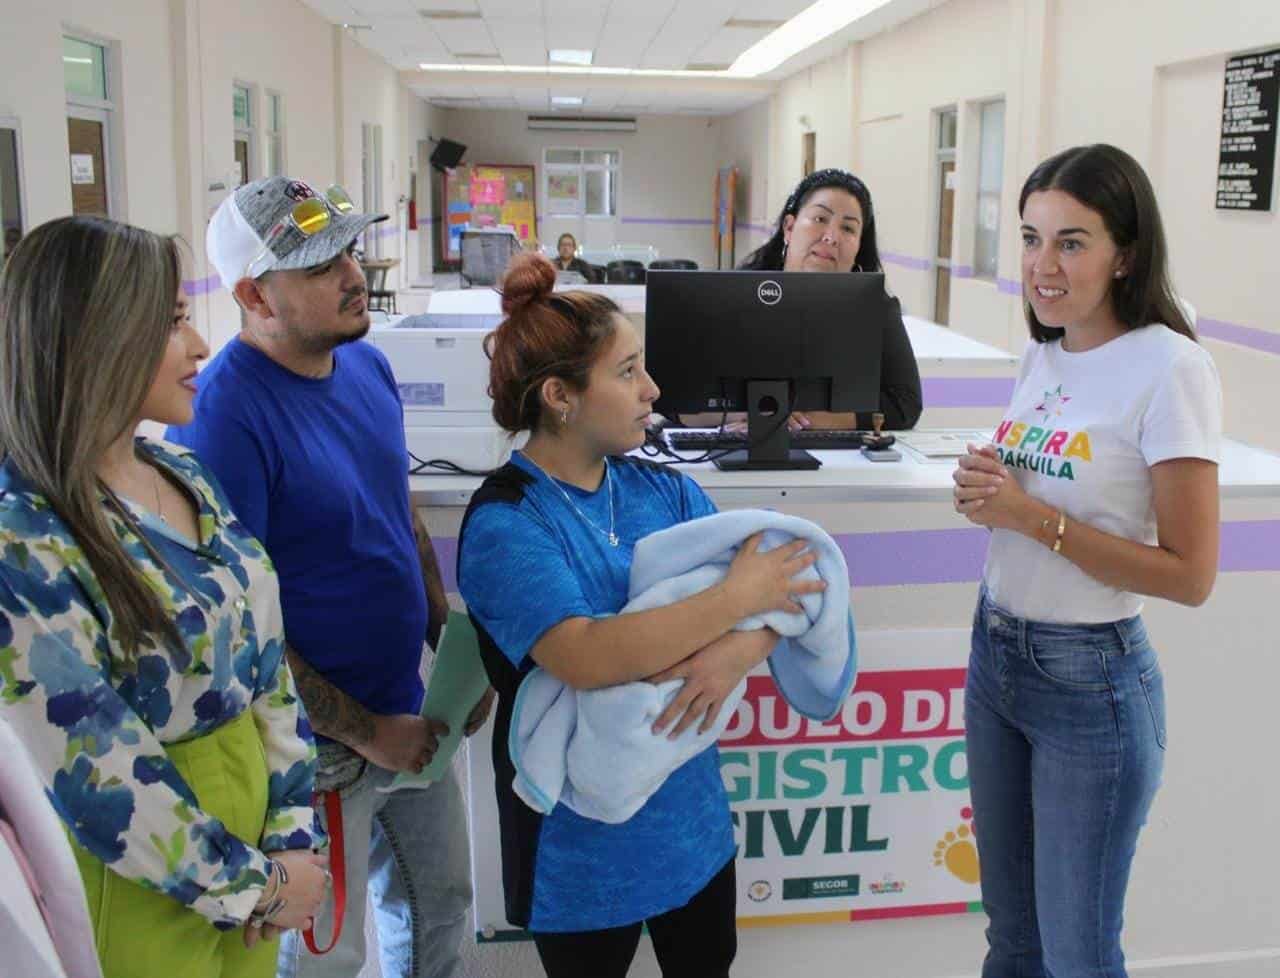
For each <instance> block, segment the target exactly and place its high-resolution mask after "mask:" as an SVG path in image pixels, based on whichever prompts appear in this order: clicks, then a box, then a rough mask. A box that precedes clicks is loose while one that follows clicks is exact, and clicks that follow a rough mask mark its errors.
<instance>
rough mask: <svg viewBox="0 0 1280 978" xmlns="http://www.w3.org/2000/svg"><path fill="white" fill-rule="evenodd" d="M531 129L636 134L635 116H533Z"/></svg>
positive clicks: (530, 122) (531, 117)
mask: <svg viewBox="0 0 1280 978" xmlns="http://www.w3.org/2000/svg"><path fill="white" fill-rule="evenodd" d="M529 128H530V129H560V130H564V131H568V132H635V131H636V119H635V116H584V115H579V116H572V115H531V116H529Z"/></svg>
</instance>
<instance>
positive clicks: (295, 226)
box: [244, 183, 356, 278]
mask: <svg viewBox="0 0 1280 978" xmlns="http://www.w3.org/2000/svg"><path fill="white" fill-rule="evenodd" d="M355 209H356V205H355V203H354V202H352V200H351V195H350V194H348V193H347V192H346V191H345V190H344V189H343V188H342V187H340V186H338V185H337V184H336V183H335V184H331V185H330V186H329V187H328V188H327V189H326V190H325V192H324V194H323V196H319V197H307V198H304V199H303V200H300V201H298V202H297V203H296V204H294V205H293V206H292V207H291V208H289V213H288V214H286V215H285V216H284V217H282V218H281V219H280V220H279V221H277V222H276V225H275V227H273V228H272V229H271V230H270V231H269V232H267V236H266V238H265V239H264V240H263V242H262V250H261V251H259V252H258V253H257V254H256V255H254V256H253V260H252V261H251V262H249V264H248V265H246V266H245V270H244V274H245V277H246V278H257V277H258V276H259V275H261V274H262V273H263V272H265V271H266V270H267V266H268V265H270V264H271V259H276V260H279V259H283V258H286V257H287V256H288V255H289V253H290V252H292V251H293V250H294V248H297V247H298V245H300V244H302V242H304V241H306V240H307V239H308V238H310V237H312V236H314V235H316V234H319V233H320V232H321V231H323V230H324V229H325V228H327V227H328V226H329V224H330V223H331V221H332V218H333V215H334V214H335V213H336V214H339V215H342V214H350V213H351V212H352V211H354V210H355ZM291 230H292V231H296V232H297V233H298V234H299V235H300V237H299V239H298V240H297V241H296V242H295V243H294V245H293V247H291V248H289V249H288V250H287V251H286V252H285V253H284V254H283V255H279V254H276V253H275V249H274V245H276V244H277V243H278V242H279V241H280V239H281V238H283V237H284V236H285V235H286V234H288V233H289V232H290V231H291Z"/></svg>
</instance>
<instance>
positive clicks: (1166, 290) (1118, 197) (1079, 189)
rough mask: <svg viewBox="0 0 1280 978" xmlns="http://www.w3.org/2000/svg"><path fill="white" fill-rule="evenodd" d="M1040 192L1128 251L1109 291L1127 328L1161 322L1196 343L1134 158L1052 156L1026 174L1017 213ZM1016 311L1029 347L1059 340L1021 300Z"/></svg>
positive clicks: (1089, 151)
mask: <svg viewBox="0 0 1280 978" xmlns="http://www.w3.org/2000/svg"><path fill="white" fill-rule="evenodd" d="M1041 190H1061V191H1062V192H1063V193H1065V194H1070V195H1071V196H1072V197H1074V198H1075V199H1076V200H1078V201H1080V203H1082V204H1084V206H1085V207H1087V208H1089V210H1091V211H1093V212H1095V213H1096V214H1098V215H1099V216H1100V217H1101V218H1102V223H1103V224H1104V225H1105V226H1106V228H1107V233H1108V234H1110V235H1111V240H1112V241H1114V242H1115V244H1116V247H1117V248H1119V249H1120V250H1121V251H1124V252H1127V253H1128V261H1127V262H1126V265H1127V268H1128V272H1127V274H1126V275H1125V276H1124V278H1120V279H1116V280H1115V281H1114V282H1112V283H1111V292H1110V299H1111V303H1112V306H1113V307H1114V308H1115V312H1116V317H1117V318H1118V319H1119V320H1120V322H1121V323H1123V324H1124V326H1125V328H1126V329H1136V328H1137V327H1139V326H1146V325H1149V324H1151V323H1164V324H1165V325H1166V326H1168V327H1169V328H1170V329H1171V330H1173V331H1174V332H1175V333H1181V334H1182V335H1183V336H1187V337H1190V338H1191V339H1193V340H1194V339H1195V338H1196V335H1195V331H1194V330H1192V328H1191V323H1190V322H1188V320H1187V315H1186V313H1185V312H1183V309H1182V305H1181V304H1180V303H1179V302H1178V300H1177V299H1176V298H1175V297H1174V294H1173V285H1172V283H1171V282H1170V281H1169V248H1168V245H1166V244H1165V237H1164V223H1163V222H1162V221H1161V220H1160V207H1159V206H1158V205H1157V204H1156V192H1155V190H1154V189H1153V188H1152V186H1151V181H1150V180H1148V179H1147V174H1146V172H1145V171H1144V170H1143V169H1142V166H1141V165H1140V164H1139V163H1138V161H1137V160H1135V159H1134V158H1133V157H1132V156H1130V155H1129V154H1128V153H1126V152H1125V151H1124V150H1122V149H1117V148H1116V147H1114V146H1108V145H1107V144H1106V143H1096V144H1095V145H1093V146H1076V147H1074V148H1072V149H1068V150H1064V151H1063V152H1061V153H1059V154H1058V155H1057V156H1051V157H1050V158H1049V159H1047V160H1045V161H1044V162H1043V163H1041V164H1040V165H1039V166H1037V167H1036V168H1035V169H1034V170H1032V171H1031V176H1029V177H1027V182H1026V183H1024V184H1023V185H1022V194H1021V195H1020V196H1019V197H1018V214H1019V215H1021V214H1022V212H1023V210H1024V209H1025V207H1026V205H1027V198H1028V197H1030V196H1031V195H1032V194H1033V193H1036V192H1038V191H1041ZM1023 307H1024V309H1025V310H1026V316H1027V328H1028V329H1029V330H1030V331H1031V338H1032V339H1034V340H1035V341H1036V342H1038V343H1047V342H1048V341H1049V340H1056V339H1058V338H1059V337H1061V336H1062V335H1063V332H1064V331H1063V330H1062V329H1059V328H1057V327H1053V326H1046V325H1044V324H1043V323H1042V322H1040V320H1039V319H1038V318H1037V317H1036V314H1035V311H1034V310H1033V309H1032V308H1031V303H1030V302H1027V301H1025V299H1024V301H1023Z"/></svg>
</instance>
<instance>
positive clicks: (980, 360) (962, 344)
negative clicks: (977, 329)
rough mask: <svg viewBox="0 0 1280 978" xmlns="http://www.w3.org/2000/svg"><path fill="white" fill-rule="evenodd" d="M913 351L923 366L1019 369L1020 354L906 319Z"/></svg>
mask: <svg viewBox="0 0 1280 978" xmlns="http://www.w3.org/2000/svg"><path fill="white" fill-rule="evenodd" d="M902 321H903V323H904V324H905V325H906V327H907V336H908V337H909V338H910V340H911V349H912V350H914V351H915V354H916V360H917V362H919V363H920V364H922V365H923V364H926V363H932V364H946V365H948V366H978V365H995V366H1008V367H1017V365H1018V359H1019V358H1018V356H1017V354H1014V353H1010V352H1009V351H1008V350H1002V349H1000V347H998V346H991V345H989V344H987V343H980V342H979V341H978V340H975V339H970V338H969V337H968V336H965V335H964V334H963V333H957V332H956V331H955V330H954V329H950V328H948V327H946V326H939V325H938V324H937V323H934V322H930V321H929V320H927V319H921V318H920V317H919V316H903V317H902Z"/></svg>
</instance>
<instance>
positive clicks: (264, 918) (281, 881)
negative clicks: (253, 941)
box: [249, 859, 289, 927]
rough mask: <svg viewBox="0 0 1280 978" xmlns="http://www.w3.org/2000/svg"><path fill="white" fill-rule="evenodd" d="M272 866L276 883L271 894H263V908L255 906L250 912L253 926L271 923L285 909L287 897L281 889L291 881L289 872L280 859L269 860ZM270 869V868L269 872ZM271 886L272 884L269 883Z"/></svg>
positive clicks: (250, 922)
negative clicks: (285, 897) (282, 893)
mask: <svg viewBox="0 0 1280 978" xmlns="http://www.w3.org/2000/svg"><path fill="white" fill-rule="evenodd" d="M268 862H269V863H270V865H271V867H274V868H275V871H276V875H275V885H274V886H271V892H270V894H267V893H264V894H263V896H262V901H261V904H262V909H258V908H257V907H255V908H254V909H253V911H252V912H251V913H250V914H249V924H250V925H251V926H253V927H261V926H262V925H263V924H269V923H271V921H273V920H275V918H276V915H277V914H279V913H280V911H281V910H283V909H284V906H285V903H286V901H285V899H284V897H282V896H280V889H281V887H283V886H284V885H285V884H286V883H288V882H289V873H288V872H287V871H286V870H285V868H284V863H282V862H280V861H279V860H278V859H270V860H268ZM269 873H270V870H269V869H268V874H269ZM268 885H269V886H270V884H268Z"/></svg>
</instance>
